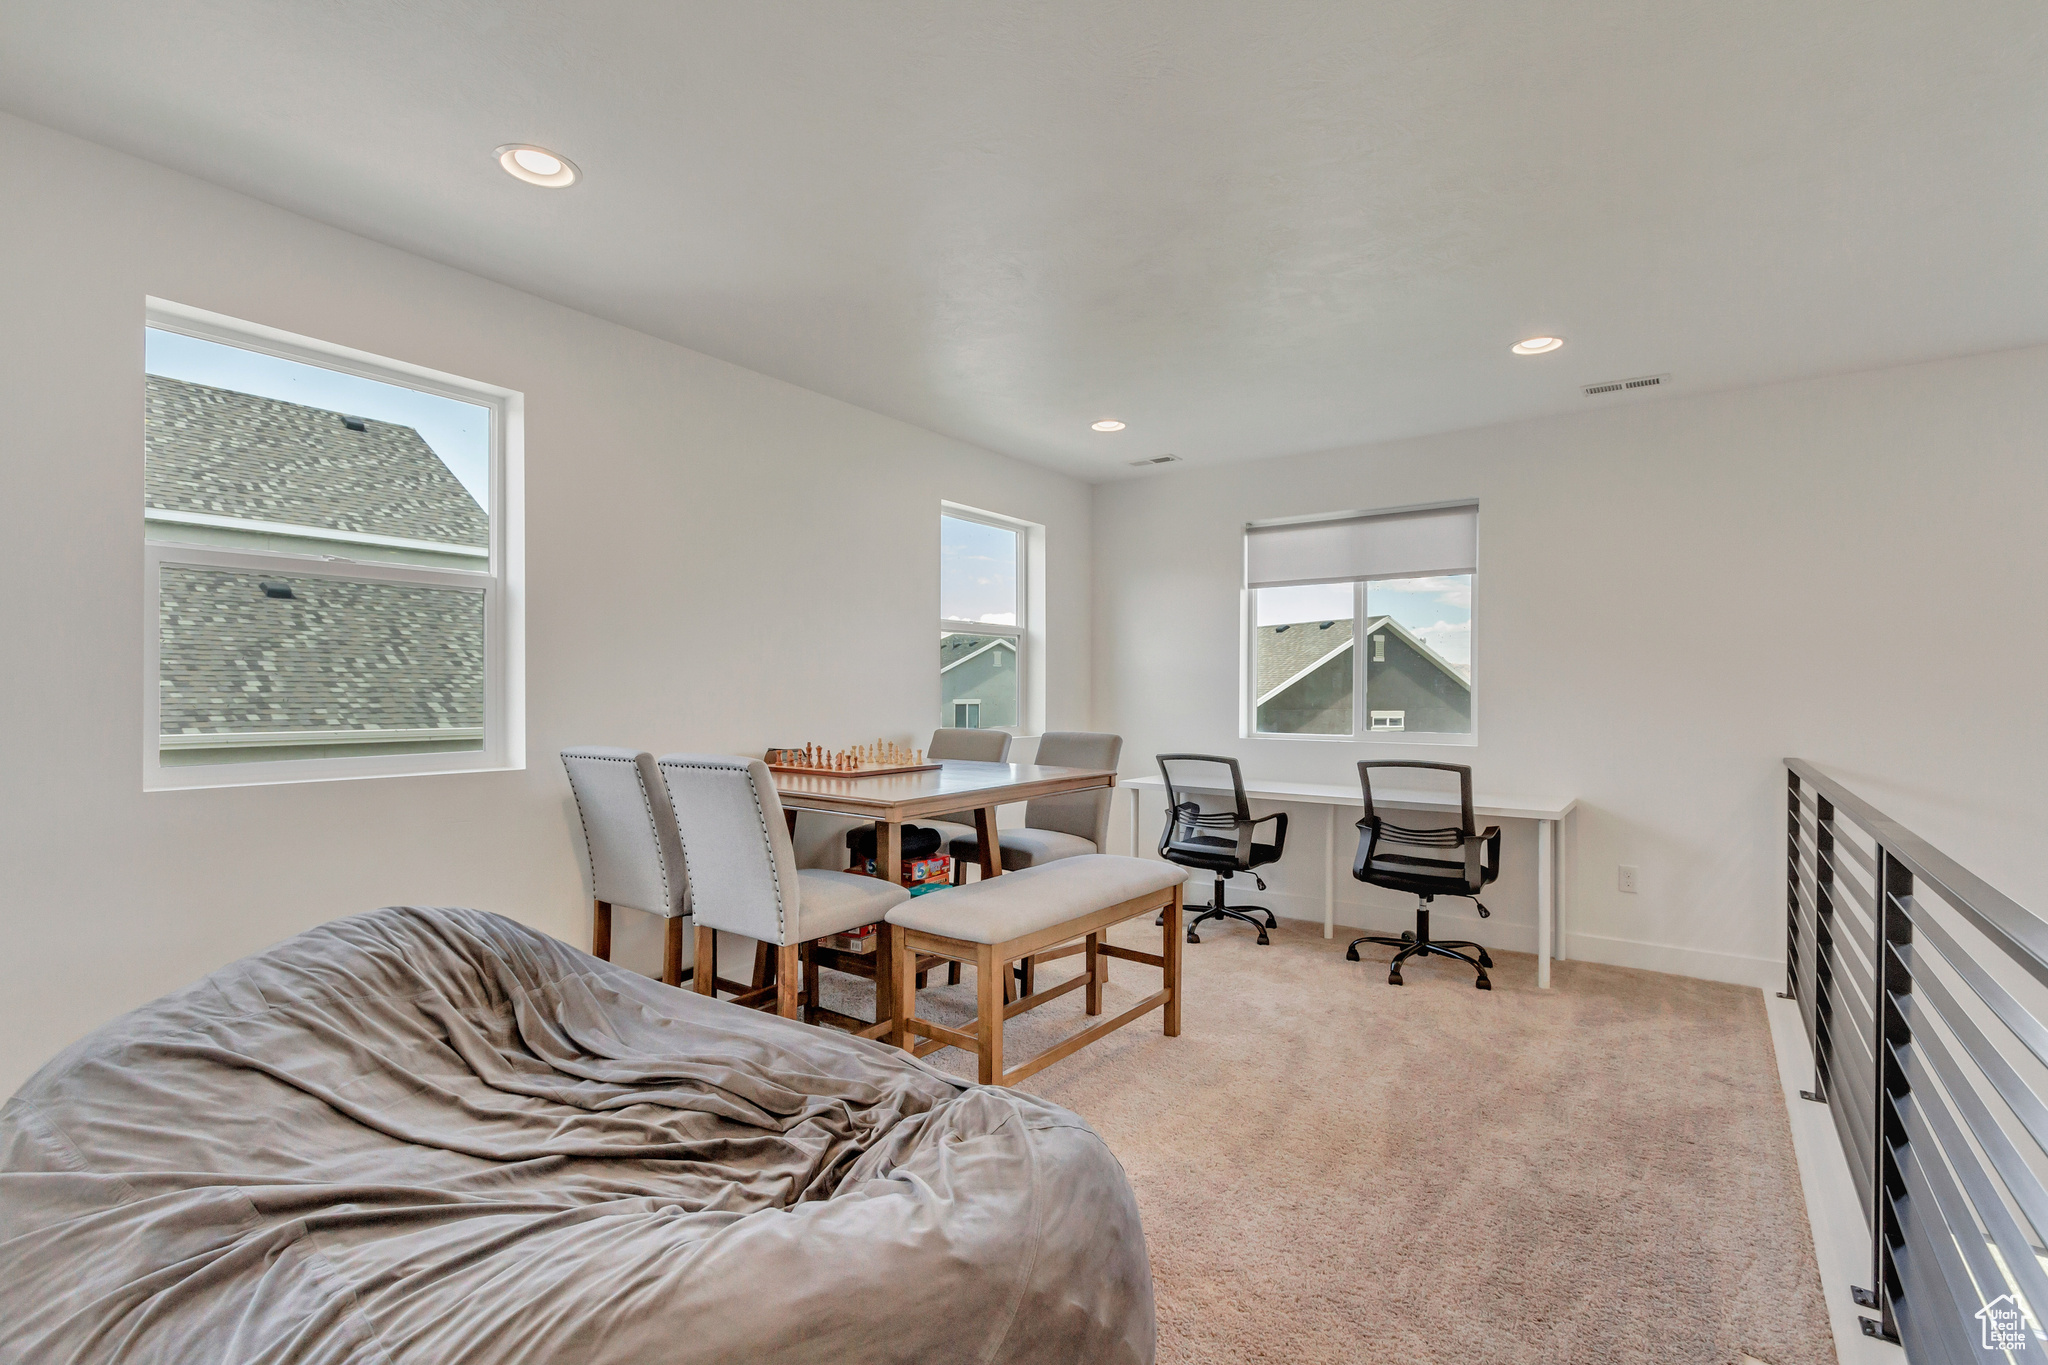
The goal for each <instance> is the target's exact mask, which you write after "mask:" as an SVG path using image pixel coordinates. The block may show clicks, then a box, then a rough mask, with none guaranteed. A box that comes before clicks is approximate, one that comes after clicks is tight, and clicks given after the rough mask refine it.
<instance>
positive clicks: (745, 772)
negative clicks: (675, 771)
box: [668, 763, 789, 944]
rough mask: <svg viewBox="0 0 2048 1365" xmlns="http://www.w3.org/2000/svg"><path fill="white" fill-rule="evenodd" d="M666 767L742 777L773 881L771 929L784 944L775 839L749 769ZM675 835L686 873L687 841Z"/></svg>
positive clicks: (786, 930) (717, 765) (785, 925)
mask: <svg viewBox="0 0 2048 1365" xmlns="http://www.w3.org/2000/svg"><path fill="white" fill-rule="evenodd" d="M668 766H669V767H671V768H684V769H695V770H697V771H699V772H707V773H738V774H739V775H740V776H742V777H744V778H746V780H747V793H748V795H750V796H752V797H753V798H754V818H755V820H757V821H759V822H760V826H761V845H762V847H764V848H766V849H767V850H768V880H769V881H771V882H773V883H774V884H775V932H776V933H777V934H778V935H780V936H781V938H782V941H783V943H785V944H786V943H788V942H789V914H788V911H787V909H786V908H785V906H784V903H783V896H782V874H781V873H779V872H777V871H776V870H775V840H774V839H773V838H771V837H770V836H769V833H768V811H767V808H766V807H764V806H763V805H762V804H761V793H760V791H759V790H757V789H756V788H755V786H754V774H753V772H752V770H751V769H749V768H746V767H744V766H741V765H739V764H733V763H671V764H669V765H668ZM676 838H677V841H678V842H679V843H681V844H682V846H683V871H684V873H685V874H686V875H687V874H688V873H689V868H690V841H689V840H688V839H684V838H683V837H682V831H681V830H680V829H679V830H677V831H676ZM694 884H695V879H694V878H692V885H694Z"/></svg>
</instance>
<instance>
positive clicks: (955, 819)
mask: <svg viewBox="0 0 2048 1365" xmlns="http://www.w3.org/2000/svg"><path fill="white" fill-rule="evenodd" d="M924 756H925V757H926V758H927V759H929V760H931V761H932V762H943V761H944V760H946V759H949V758H951V759H959V760H962V761H965V762H969V763H1007V762H1009V759H1010V735H1009V732H1008V731H1007V730H934V731H932V746H931V747H930V748H929V749H926V750H925V751H924ZM912 823H914V824H917V825H920V826H922V827H924V828H925V829H935V830H937V831H938V832H939V847H940V848H951V847H952V845H953V842H954V841H955V840H957V839H963V838H964V839H966V840H967V841H968V842H969V843H973V842H974V812H973V811H971V810H954V811H947V812H946V813H945V814H944V815H935V816H930V817H928V818H920V819H918V820H916V821H913V822H912ZM977 847H978V845H977ZM953 880H954V881H956V882H957V881H960V880H961V874H960V869H959V868H958V867H957V866H956V867H955V868H954V869H953ZM952 971H953V979H954V980H956V981H957V980H958V979H959V971H960V964H959V963H957V962H956V963H954V964H953V968H952Z"/></svg>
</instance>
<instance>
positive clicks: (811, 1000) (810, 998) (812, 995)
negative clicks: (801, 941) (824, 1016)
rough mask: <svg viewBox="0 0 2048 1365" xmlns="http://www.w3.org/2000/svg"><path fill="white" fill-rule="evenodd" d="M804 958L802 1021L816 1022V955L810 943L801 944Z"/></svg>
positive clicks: (807, 1022)
mask: <svg viewBox="0 0 2048 1365" xmlns="http://www.w3.org/2000/svg"><path fill="white" fill-rule="evenodd" d="M803 959H804V1001H803V1004H804V1022H805V1023H806V1024H815V1023H817V1022H818V955H817V954H816V953H814V952H812V951H811V945H810V944H808V943H807V944H805V945H804V946H803Z"/></svg>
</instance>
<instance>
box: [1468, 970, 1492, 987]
mask: <svg viewBox="0 0 2048 1365" xmlns="http://www.w3.org/2000/svg"><path fill="white" fill-rule="evenodd" d="M1472 984H1473V985H1474V986H1476V987H1478V988H1479V989H1480V990H1482V991H1490V990H1492V989H1493V983H1492V982H1491V981H1488V980H1487V979H1486V973H1485V972H1481V973H1480V974H1479V979H1478V980H1477V981H1475V982H1473V983H1472Z"/></svg>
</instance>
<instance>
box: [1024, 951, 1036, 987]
mask: <svg viewBox="0 0 2048 1365" xmlns="http://www.w3.org/2000/svg"><path fill="white" fill-rule="evenodd" d="M1037 989H1038V959H1037V958H1035V957H1027V958H1025V959H1024V982H1023V994H1025V995H1029V994H1031V993H1032V992H1033V991H1035V990H1037Z"/></svg>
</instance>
